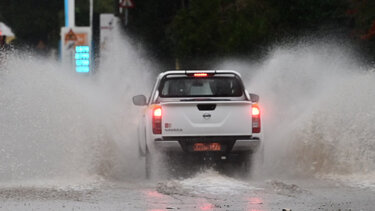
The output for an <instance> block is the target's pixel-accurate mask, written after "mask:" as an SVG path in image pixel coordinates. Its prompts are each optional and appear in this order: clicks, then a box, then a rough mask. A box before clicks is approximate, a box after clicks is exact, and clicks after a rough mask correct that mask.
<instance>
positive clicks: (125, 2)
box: [119, 0, 134, 26]
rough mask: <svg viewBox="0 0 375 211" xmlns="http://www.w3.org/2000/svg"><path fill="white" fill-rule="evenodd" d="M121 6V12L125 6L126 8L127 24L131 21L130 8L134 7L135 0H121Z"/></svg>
mask: <svg viewBox="0 0 375 211" xmlns="http://www.w3.org/2000/svg"><path fill="white" fill-rule="evenodd" d="M119 8H120V12H121V11H122V9H123V8H125V26H127V25H128V23H129V12H128V9H129V8H134V2H133V0H120V3H119Z"/></svg>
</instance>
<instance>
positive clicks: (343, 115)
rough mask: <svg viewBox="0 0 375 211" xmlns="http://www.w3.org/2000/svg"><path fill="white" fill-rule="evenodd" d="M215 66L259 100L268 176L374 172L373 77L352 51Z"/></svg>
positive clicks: (281, 51) (291, 51)
mask: <svg viewBox="0 0 375 211" xmlns="http://www.w3.org/2000/svg"><path fill="white" fill-rule="evenodd" d="M221 68H224V69H228V68H230V69H233V68H237V69H238V70H241V72H242V74H243V75H244V77H245V78H246V79H245V81H246V82H247V88H248V89H249V90H250V92H255V93H258V94H259V95H260V96H261V101H260V103H261V106H262V108H263V111H262V112H263V118H264V119H263V120H264V122H263V123H264V125H263V126H264V127H263V128H264V132H265V146H266V148H265V152H266V158H265V160H266V163H265V166H266V172H268V174H269V175H273V176H280V175H305V176H306V175H319V174H341V175H345V174H346V175H354V174H355V173H358V172H361V173H363V174H371V172H374V171H375V162H374V161H375V147H374V146H375V129H374V127H373V125H374V124H375V110H374V109H373V105H374V104H375V92H374V90H375V74H374V73H373V71H371V70H370V69H369V68H367V67H365V66H363V65H362V64H361V63H360V62H358V61H357V60H356V57H355V56H354V54H353V52H352V51H351V50H350V47H346V46H341V45H335V44H327V43H319V42H316V43H309V44H306V43H305V44H297V45H294V46H283V47H278V48H275V49H274V50H273V51H272V53H271V54H270V55H269V57H268V58H266V59H265V60H264V61H262V62H258V63H253V64H249V63H246V62H238V61H229V62H225V63H224V64H222V65H221ZM374 181H375V179H374Z"/></svg>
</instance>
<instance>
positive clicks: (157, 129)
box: [152, 106, 162, 134]
mask: <svg viewBox="0 0 375 211" xmlns="http://www.w3.org/2000/svg"><path fill="white" fill-rule="evenodd" d="M161 119H162V110H161V107H160V106H155V107H154V109H153V110H152V132H153V133H154V134H161Z"/></svg>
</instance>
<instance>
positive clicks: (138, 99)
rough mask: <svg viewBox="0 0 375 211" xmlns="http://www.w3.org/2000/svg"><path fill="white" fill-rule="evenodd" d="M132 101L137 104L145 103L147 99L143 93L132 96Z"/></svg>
mask: <svg viewBox="0 0 375 211" xmlns="http://www.w3.org/2000/svg"><path fill="white" fill-rule="evenodd" d="M133 103H134V105H137V106H144V105H147V99H146V97H145V96H144V95H137V96H134V97H133Z"/></svg>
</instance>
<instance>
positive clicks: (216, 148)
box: [193, 143, 221, 152]
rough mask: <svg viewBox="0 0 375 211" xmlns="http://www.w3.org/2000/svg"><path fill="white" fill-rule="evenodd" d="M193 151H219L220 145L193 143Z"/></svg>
mask: <svg viewBox="0 0 375 211" xmlns="http://www.w3.org/2000/svg"><path fill="white" fill-rule="evenodd" d="M193 150H194V151H195V152H202V151H220V150H221V145H220V144H219V143H195V144H194V146H193Z"/></svg>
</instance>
